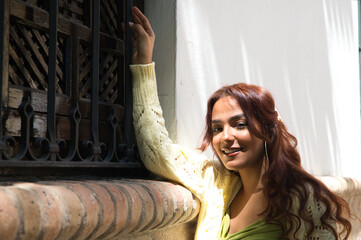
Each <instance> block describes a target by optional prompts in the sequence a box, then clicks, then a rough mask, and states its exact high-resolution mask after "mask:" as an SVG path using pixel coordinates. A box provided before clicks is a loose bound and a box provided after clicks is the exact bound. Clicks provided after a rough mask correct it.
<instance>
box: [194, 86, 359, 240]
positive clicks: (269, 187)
mask: <svg viewBox="0 0 361 240" xmlns="http://www.w3.org/2000/svg"><path fill="white" fill-rule="evenodd" d="M227 96H229V97H232V98H233V99H235V100H236V101H237V103H238V104H239V106H240V107H241V109H242V110H243V113H244V115H245V117H246V121H247V123H248V130H249V132H250V133H251V134H252V135H254V136H256V137H257V138H260V139H262V140H264V141H265V142H266V143H267V152H268V158H269V167H268V169H267V170H266V172H265V173H264V175H263V177H262V182H263V186H264V188H263V192H264V194H265V196H266V197H267V198H268V207H267V208H266V209H265V211H264V212H263V213H261V214H263V215H264V217H265V219H266V221H273V222H278V223H279V224H280V225H281V226H282V224H281V222H284V221H286V222H287V223H289V224H290V225H288V226H289V227H287V228H286V227H285V226H282V229H283V237H287V236H288V235H289V233H290V231H291V230H292V229H296V231H295V232H294V233H293V237H294V238H295V234H296V232H297V229H299V227H300V219H303V220H305V221H306V222H308V223H309V224H310V226H311V227H310V230H309V232H308V233H307V236H308V237H309V236H310V235H311V234H312V232H313V230H314V228H315V225H314V222H313V220H312V219H311V218H310V217H309V216H308V215H307V209H306V207H305V202H306V200H307V198H308V193H309V187H311V188H312V190H313V194H314V198H315V199H316V200H317V201H320V202H322V203H323V204H324V206H325V208H326V211H325V213H324V214H323V215H322V217H321V223H322V225H323V227H325V228H326V229H328V230H329V231H331V232H332V233H333V235H334V236H335V237H336V239H339V238H340V236H341V234H342V235H343V236H345V239H347V238H348V237H349V235H350V232H351V228H352V227H351V223H350V221H348V220H347V219H346V218H344V214H347V215H348V216H350V209H349V206H348V204H347V202H346V201H345V200H344V199H342V198H341V197H339V196H337V195H336V194H334V193H332V192H331V191H330V190H329V189H328V188H327V187H326V186H325V184H323V183H322V182H321V181H320V180H318V179H317V178H315V177H314V176H312V175H311V174H309V173H308V172H306V171H305V170H304V169H303V168H302V167H301V158H300V155H299V153H298V151H297V149H296V146H297V139H296V138H295V137H294V136H293V135H292V134H290V133H289V132H288V131H287V129H286V126H285V125H284V124H283V122H282V121H281V120H280V118H279V115H278V112H277V110H276V108H275V102H274V99H273V97H272V95H271V94H270V92H268V91H267V90H265V89H264V88H262V87H259V86H256V85H250V84H246V83H238V84H234V85H230V86H225V87H222V88H221V89H219V90H218V91H216V92H215V93H214V94H213V95H212V96H211V97H210V99H209V100H208V104H207V115H206V132H205V135H204V138H203V143H202V146H201V148H200V149H201V150H203V151H204V150H206V148H207V147H208V146H209V145H212V144H211V143H212V138H213V132H212V110H213V106H214V104H215V103H216V102H217V101H218V100H219V99H220V98H223V97H227ZM291 193H293V194H296V195H297V196H298V197H299V198H300V208H299V210H298V213H297V214H295V213H292V211H291V207H292V194H291ZM332 222H333V223H334V222H336V223H337V224H339V225H340V226H342V227H343V229H342V232H341V233H340V234H339V233H337V229H336V227H335V225H332V224H330V223H332ZM294 225H298V226H294Z"/></svg>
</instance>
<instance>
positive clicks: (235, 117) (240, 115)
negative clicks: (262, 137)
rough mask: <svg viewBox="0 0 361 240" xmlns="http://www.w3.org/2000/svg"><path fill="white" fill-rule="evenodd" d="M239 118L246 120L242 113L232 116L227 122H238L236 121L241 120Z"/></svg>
mask: <svg viewBox="0 0 361 240" xmlns="http://www.w3.org/2000/svg"><path fill="white" fill-rule="evenodd" d="M241 118H246V115H244V114H243V113H241V114H237V115H234V116H233V117H231V118H230V119H229V120H230V121H234V120H238V119H241Z"/></svg>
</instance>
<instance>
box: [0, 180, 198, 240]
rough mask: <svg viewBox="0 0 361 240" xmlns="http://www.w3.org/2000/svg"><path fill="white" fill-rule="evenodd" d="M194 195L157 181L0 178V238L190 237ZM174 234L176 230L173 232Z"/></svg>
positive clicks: (195, 206)
mask: <svg viewBox="0 0 361 240" xmlns="http://www.w3.org/2000/svg"><path fill="white" fill-rule="evenodd" d="M198 211H199V202H198V200H197V199H196V198H195V197H194V196H193V195H192V194H191V193H190V192H189V191H188V190H186V189H184V188H183V187H181V186H179V185H175V184H172V183H167V182H160V181H144V180H113V181H112V180H109V181H44V182H36V183H22V182H18V183H16V182H12V183H3V184H2V186H1V187H0V239H4V240H5V239H6V240H11V239H26V240H31V239H44V240H52V239H89V240H90V239H128V240H136V239H172V238H170V236H169V234H173V236H179V237H177V239H184V240H185V239H192V238H193V235H194V230H195V219H196V216H197V214H198ZM174 234H177V235H174Z"/></svg>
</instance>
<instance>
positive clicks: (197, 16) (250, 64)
mask: <svg viewBox="0 0 361 240" xmlns="http://www.w3.org/2000/svg"><path fill="white" fill-rule="evenodd" d="M145 2H147V1H145ZM171 2H173V1H171ZM356 4H357V1H356V0H295V1H289V0H242V1H239V0H224V1H219V0H218V1H217V0H197V1H194V0H181V1H177V2H176V6H175V7H176V36H177V40H176V71H175V72H176V75H175V76H176V77H175V79H176V80H175V89H176V92H175V97H176V98H175V104H176V113H175V116H176V123H177V124H176V132H177V141H178V142H179V143H180V144H183V145H187V146H189V147H193V148H194V147H197V146H199V144H200V140H201V134H202V132H203V129H204V116H205V108H206V101H207V99H208V97H209V96H210V95H211V93H213V92H214V91H215V90H217V89H218V88H219V87H220V86H222V85H225V84H232V83H236V82H240V81H244V82H248V83H253V84H259V85H262V86H264V87H266V88H267V89H269V90H270V91H271V92H272V93H273V95H274V97H275V99H276V104H277V108H278V110H279V112H280V113H281V115H282V118H283V121H284V122H285V123H286V125H287V126H288V128H289V130H290V132H291V133H293V134H294V135H295V136H296V137H297V138H298V140H299V150H300V153H301V156H302V158H303V165H304V167H305V168H306V169H307V170H309V171H310V172H311V173H313V174H316V175H343V176H351V177H358V174H359V169H361V150H360V147H361V141H360V86H359V69H358V62H359V61H358V43H357V39H358V35H357V11H356V10H357V5H356ZM155 24H157V23H155ZM168 30H169V29H165V31H168ZM163 34H166V32H164V33H163ZM158 38H159V35H158ZM157 51H163V49H162V50H161V49H158V50H157ZM161 55H162V56H163V53H162V54H161ZM165 55H167V53H166V54H165ZM157 71H158V72H157V73H158V75H159V69H157ZM160 84H162V83H160ZM168 90H170V91H172V89H168ZM161 94H162V93H161ZM166 115H167V113H166Z"/></svg>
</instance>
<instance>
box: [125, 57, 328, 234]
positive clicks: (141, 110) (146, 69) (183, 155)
mask: <svg viewBox="0 0 361 240" xmlns="http://www.w3.org/2000/svg"><path fill="white" fill-rule="evenodd" d="M154 65H155V64H154V63H151V64H146V65H132V66H130V68H131V71H132V74H133V93H134V108H133V118H134V128H135V133H136V137H137V143H138V148H139V151H140V156H141V159H142V161H143V163H144V165H145V166H146V167H147V169H149V170H150V171H152V172H153V173H155V174H157V175H159V176H161V177H164V178H166V179H169V180H171V181H175V182H177V183H180V184H182V185H183V186H185V187H186V188H188V189H189V190H190V191H191V192H192V193H193V194H194V195H195V196H196V197H197V198H198V199H199V200H200V201H201V209H200V212H199V216H198V225H197V231H196V236H195V239H199V240H204V239H207V240H211V239H217V237H218V232H219V229H220V226H221V221H222V217H223V216H224V214H225V211H226V209H227V207H228V206H229V204H230V203H231V201H232V199H233V198H234V196H235V195H236V193H237V192H238V191H239V189H240V188H241V187H242V182H241V179H240V178H239V177H238V176H237V175H235V174H221V173H219V172H217V171H216V169H215V168H214V167H213V165H212V164H210V161H209V160H208V159H207V157H206V156H205V155H203V154H201V153H200V152H197V151H195V150H190V149H186V148H184V147H182V146H180V145H177V144H174V143H172V141H171V140H170V139H169V137H168V132H167V130H166V128H165V125H164V119H163V115H162V109H161V107H160V103H159V100H158V94H157V83H156V77H155V66H154ZM299 205H300V203H299V200H298V198H297V197H294V201H293V208H292V209H293V212H295V213H296V212H297V209H298V206H299ZM306 208H307V210H308V214H310V216H312V218H313V221H314V223H315V225H316V226H315V231H314V232H313V234H312V236H311V238H310V239H319V240H332V239H335V238H334V236H333V235H332V234H331V233H330V232H329V231H327V230H325V229H324V228H323V227H322V226H321V225H320V217H321V216H322V214H323V213H324V211H325V209H324V206H323V205H322V204H320V203H319V202H318V201H316V200H315V199H314V198H313V194H312V191H311V190H310V194H309V198H308V200H307V203H306ZM309 227H310V226H308V224H306V223H305V222H303V221H301V225H300V228H299V230H298V231H297V232H296V237H297V239H306V237H305V235H306V233H307V231H308V229H309ZM293 233H294V231H293V232H291V235H290V238H291V239H294V237H293Z"/></svg>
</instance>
